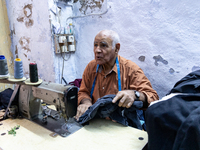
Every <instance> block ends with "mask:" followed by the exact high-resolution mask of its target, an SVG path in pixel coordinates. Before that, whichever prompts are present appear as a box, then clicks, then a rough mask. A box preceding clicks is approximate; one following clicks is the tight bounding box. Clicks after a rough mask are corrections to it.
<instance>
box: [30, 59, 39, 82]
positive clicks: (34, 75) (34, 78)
mask: <svg viewBox="0 0 200 150" xmlns="http://www.w3.org/2000/svg"><path fill="white" fill-rule="evenodd" d="M29 76H30V82H38V70H37V64H36V63H30V64H29Z"/></svg>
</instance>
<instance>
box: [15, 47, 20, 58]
mask: <svg viewBox="0 0 200 150" xmlns="http://www.w3.org/2000/svg"><path fill="white" fill-rule="evenodd" d="M15 57H16V58H19V56H18V48H17V45H15Z"/></svg>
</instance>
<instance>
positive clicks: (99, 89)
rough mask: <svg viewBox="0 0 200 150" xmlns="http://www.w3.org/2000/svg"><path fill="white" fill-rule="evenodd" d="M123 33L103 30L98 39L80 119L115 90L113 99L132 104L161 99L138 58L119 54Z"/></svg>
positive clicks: (86, 75)
mask: <svg viewBox="0 0 200 150" xmlns="http://www.w3.org/2000/svg"><path fill="white" fill-rule="evenodd" d="M119 49H120V41H119V36H118V34H117V33H116V32H114V31H112V30H102V31H100V32H99V33H98V34H97V35H96V37H95V39H94V54H95V59H94V60H92V61H91V62H90V63H89V64H88V65H87V66H86V68H85V70H84V73H83V76H82V82H81V87H80V90H79V92H78V108H77V114H76V119H77V120H78V119H79V117H80V116H82V115H83V114H84V113H85V112H86V111H87V110H88V108H89V107H90V106H92V105H93V104H94V103H95V102H96V101H97V100H98V99H99V98H101V97H103V96H105V95H108V94H115V95H116V96H115V97H114V98H113V100H112V103H116V102H118V106H119V107H126V108H129V107H131V105H132V104H133V102H134V101H136V100H137V101H142V102H143V108H144V109H145V108H147V107H148V105H149V104H150V102H152V101H155V100H158V99H159V98H158V95H157V93H156V91H155V90H154V89H153V88H152V86H151V83H150V81H149V80H148V79H147V77H146V76H145V75H144V73H143V71H142V69H141V68H139V67H138V65H136V64H135V63H134V62H132V61H130V60H127V59H125V58H123V57H121V56H119V55H118V52H119Z"/></svg>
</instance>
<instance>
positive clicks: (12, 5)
mask: <svg viewBox="0 0 200 150" xmlns="http://www.w3.org/2000/svg"><path fill="white" fill-rule="evenodd" d="M102 2H104V3H102ZM27 4H32V16H31V17H30V18H29V19H32V20H33V21H34V24H33V25H32V26H31V25H30V26H28V27H26V25H25V20H24V21H23V22H22V21H21V22H20V18H19V17H22V16H24V13H23V8H24V6H25V5H27ZM7 6H8V14H9V19H10V25H11V27H10V28H11V30H13V31H15V32H14V33H13V34H12V40H13V46H12V51H13V53H16V49H17V51H18V55H19V57H20V58H22V59H23V61H24V64H25V69H24V70H25V72H26V74H27V73H28V63H29V62H32V61H35V62H37V64H38V66H39V76H40V77H41V78H42V79H43V80H46V81H53V82H58V83H59V82H60V78H61V74H62V66H63V59H62V57H61V55H60V54H55V53H54V47H53V45H52V41H51V31H50V30H51V29H50V25H49V11H48V9H49V8H48V3H47V2H45V1H39V0H34V1H32V0H21V1H19V2H17V3H16V2H14V1H13V2H12V1H8V0H7ZM107 7H108V12H107V13H106V14H104V15H94V16H91V15H90V14H94V13H95V14H96V13H103V12H104V11H105V10H106V9H107ZM67 9H71V7H69V8H67ZM64 15H66V16H65V17H64V18H63V19H62V21H63V20H65V19H66V18H67V17H70V16H71V15H72V14H71V13H70V11H69V13H66V14H64ZM80 15H81V16H84V15H89V16H87V17H80V18H74V19H73V20H71V21H72V22H73V24H74V29H75V38H76V42H77V43H76V44H77V45H76V46H77V47H76V52H75V53H71V55H70V54H66V58H68V57H69V56H70V57H69V60H68V61H65V63H64V65H65V67H64V70H63V76H64V78H65V79H66V80H67V81H68V82H69V81H73V80H74V79H76V78H81V77H82V73H83V71H84V68H85V66H86V65H87V63H88V62H89V61H91V60H92V59H94V55H93V40H94V37H95V35H96V33H97V32H99V31H100V30H102V29H112V30H115V31H116V32H118V33H119V35H120V37H121V49H120V52H119V54H120V55H121V56H123V57H125V58H127V59H130V60H132V61H134V62H135V63H137V64H138V65H139V66H140V67H141V68H142V69H143V71H144V73H145V74H146V76H147V77H148V78H149V80H150V81H151V83H152V85H153V88H154V89H155V90H156V91H157V92H158V94H159V96H160V97H163V96H164V95H165V94H167V92H168V91H169V90H170V89H171V88H172V86H173V85H174V84H175V83H176V82H177V81H178V80H179V79H181V78H182V77H184V76H185V75H186V74H188V73H189V72H191V71H193V70H196V69H200V52H199V47H200V42H199V41H200V28H199V27H200V17H199V16H200V2H199V0H190V1H188V0H146V1H140V0H123V1H122V0H107V1H106V0H104V1H103V0H89V1H87V3H86V2H85V1H83V0H79V1H78V2H76V3H74V8H73V16H80ZM17 18H19V19H18V21H17ZM21 38H22V40H24V41H25V42H26V41H29V43H25V44H24V47H25V48H23V44H22V45H21V44H20V42H19V41H20V39H21ZM27 39H28V40H27ZM28 48H29V49H30V51H29V50H27V49H28ZM144 58H145V59H144Z"/></svg>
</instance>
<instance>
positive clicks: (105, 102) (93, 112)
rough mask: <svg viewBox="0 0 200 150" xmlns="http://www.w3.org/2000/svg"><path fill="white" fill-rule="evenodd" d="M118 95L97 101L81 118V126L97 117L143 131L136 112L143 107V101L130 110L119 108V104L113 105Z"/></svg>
mask: <svg viewBox="0 0 200 150" xmlns="http://www.w3.org/2000/svg"><path fill="white" fill-rule="evenodd" d="M115 96H116V95H113V94H110V95H105V96H103V97H101V98H99V99H98V100H97V102H96V103H94V104H93V105H92V106H90V107H89V108H88V110H87V111H86V112H85V113H84V114H83V115H82V116H81V117H80V118H79V121H78V122H79V123H80V124H85V123H87V122H88V121H90V120H91V119H93V118H95V117H100V118H106V117H109V118H110V119H111V120H115V121H116V122H118V123H120V124H123V125H125V126H131V127H135V128H138V129H142V125H141V123H140V120H139V117H138V114H137V112H136V110H138V109H140V108H142V107H143V102H142V101H135V102H134V103H133V105H132V106H131V107H130V108H124V107H119V106H118V102H116V103H112V100H113V98H114V97H115Z"/></svg>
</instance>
